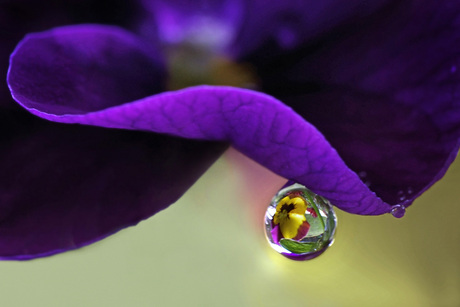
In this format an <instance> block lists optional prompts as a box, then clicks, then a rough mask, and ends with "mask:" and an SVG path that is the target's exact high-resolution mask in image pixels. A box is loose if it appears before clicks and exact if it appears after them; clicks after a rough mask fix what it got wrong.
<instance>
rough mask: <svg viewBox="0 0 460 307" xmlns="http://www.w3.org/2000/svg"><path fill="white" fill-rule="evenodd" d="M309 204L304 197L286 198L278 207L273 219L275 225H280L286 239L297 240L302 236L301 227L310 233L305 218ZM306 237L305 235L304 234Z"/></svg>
mask: <svg viewBox="0 0 460 307" xmlns="http://www.w3.org/2000/svg"><path fill="white" fill-rule="evenodd" d="M306 210H307V202H306V201H305V199H303V198H302V197H298V196H296V197H293V198H291V197H290V196H286V197H284V198H283V199H281V201H280V202H279V203H278V205H277V206H276V213H275V215H274V217H273V223H274V224H275V225H279V227H280V231H281V234H282V235H283V237H284V238H286V239H301V238H296V237H297V236H298V235H300V234H301V231H300V229H301V226H302V229H303V231H302V232H304V231H305V230H307V231H308V228H309V227H310V225H309V224H308V222H307V219H306V217H305V211H306ZM302 235H305V233H302Z"/></svg>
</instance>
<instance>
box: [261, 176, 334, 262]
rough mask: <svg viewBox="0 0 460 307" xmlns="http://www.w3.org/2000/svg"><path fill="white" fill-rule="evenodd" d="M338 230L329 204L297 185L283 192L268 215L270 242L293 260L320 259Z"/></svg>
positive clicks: (278, 194) (266, 232) (269, 208)
mask: <svg viewBox="0 0 460 307" xmlns="http://www.w3.org/2000/svg"><path fill="white" fill-rule="evenodd" d="M336 227H337V217H336V215H335V213H334V209H333V208H332V205H331V204H330V203H329V201H327V200H326V199H324V198H323V197H321V196H319V195H317V194H315V193H313V192H312V191H310V190H308V189H307V188H306V187H305V186H303V185H300V184H297V183H296V184H293V185H291V186H288V187H286V188H283V189H281V190H280V191H279V192H278V193H277V194H276V195H275V197H274V198H273V200H272V202H271V203H270V205H269V206H268V209H267V212H266V213H265V234H266V236H267V239H268V242H269V243H270V245H271V247H272V248H273V249H274V250H275V251H277V252H278V253H280V254H282V255H283V256H285V257H287V258H290V259H293V260H309V259H313V258H316V257H318V256H319V255H321V254H322V253H323V252H324V251H325V250H326V249H327V248H328V247H329V246H331V244H332V243H333V241H334V234H335V230H336Z"/></svg>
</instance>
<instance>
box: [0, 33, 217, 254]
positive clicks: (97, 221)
mask: <svg viewBox="0 0 460 307" xmlns="http://www.w3.org/2000/svg"><path fill="white" fill-rule="evenodd" d="M78 29H81V30H82V31H81V32H79V33H77V32H76V31H73V29H72V28H65V29H64V30H62V31H63V32H65V33H67V34H68V35H72V38H73V39H75V38H76V39H77V41H73V44H68V45H66V44H65V41H66V38H65V37H62V36H61V37H59V38H57V37H55V36H54V34H55V33H54V32H52V35H51V36H49V37H50V38H51V39H50V40H49V41H46V42H44V41H43V40H41V35H39V34H38V35H36V37H37V38H38V39H37V40H36V41H35V42H36V44H35V45H34V46H33V47H32V48H31V49H28V50H29V51H30V54H29V57H25V58H24V59H26V60H29V61H30V63H29V64H30V65H29V64H25V63H23V64H25V66H23V67H24V69H25V71H28V72H31V73H37V75H36V76H35V77H37V79H35V81H33V83H34V86H31V87H30V88H24V87H22V86H19V87H20V88H22V89H24V92H25V93H30V91H32V90H34V89H35V90H36V89H37V88H40V89H41V90H42V91H45V92H46V93H44V95H43V96H42V97H41V100H40V102H43V101H46V102H50V101H52V102H54V105H52V108H54V109H60V110H61V111H68V112H72V110H71V109H69V108H67V107H66V106H62V105H61V106H60V105H59V103H61V102H62V101H63V100H66V99H70V100H69V101H72V102H73V103H80V102H81V101H89V102H91V103H92V105H91V104H83V105H84V106H85V107H86V108H98V107H100V106H102V105H101V104H98V103H100V102H101V101H102V102H104V103H107V101H105V100H101V99H99V96H98V94H101V93H103V94H105V97H106V98H109V99H112V100H111V102H112V103H113V102H116V103H119V102H120V99H124V98H125V99H127V98H130V99H132V98H136V97H143V96H144V95H146V94H149V93H154V92H156V91H159V90H161V84H162V83H161V82H159V81H160V80H161V81H164V80H163V74H164V70H163V68H162V65H161V63H160V62H159V61H158V58H157V56H156V52H155V50H152V48H151V47H147V46H145V45H144V44H142V43H138V41H137V39H136V38H135V37H134V36H132V35H131V34H129V33H127V32H126V31H124V30H120V29H118V28H114V27H96V26H81V27H79V28H78ZM57 32H59V31H57ZM86 34H88V35H86ZM78 39H81V40H82V41H80V43H81V45H78ZM27 40H28V39H27V38H26V39H25V41H27ZM70 43H72V42H70ZM85 44H87V45H91V46H89V47H94V48H96V47H100V48H98V51H103V52H104V57H105V58H104V59H103V60H104V61H101V59H100V58H94V57H93V55H95V54H94V53H92V51H93V50H94V49H92V48H88V46H86V47H84V48H83V49H84V50H82V49H81V48H82V46H83V45H85ZM69 45H72V48H70V46H69ZM66 48H68V49H66ZM56 49H59V51H60V52H62V53H63V56H62V57H59V56H55V57H48V58H47V57H46V55H47V54H48V51H50V50H56ZM79 50H80V51H83V52H79ZM96 54H97V55H101V54H99V53H97V52H96ZM40 55H45V57H41V56H40ZM66 57H68V58H66ZM120 57H121V58H120ZM108 60H112V61H115V62H117V63H118V66H117V67H114V68H113V69H112V68H111V67H108V66H107V65H104V63H105V64H106V63H107V61H108ZM74 61H75V62H74ZM92 61H94V62H92ZM57 63H59V64H60V65H56V64H57ZM75 63H78V65H76V64H75ZM46 64H48V66H50V67H53V71H52V73H53V77H54V78H57V80H55V81H56V84H54V86H56V87H57V88H59V86H61V88H62V87H64V91H63V92H61V93H56V92H55V91H54V87H53V84H47V83H46V82H44V81H46V78H44V77H45V76H41V75H40V71H41V70H42V69H41V66H42V65H46ZM83 68H85V69H86V70H85V71H86V72H88V73H89V75H82V74H79V72H80V71H81V70H82V69H83ZM65 72H69V73H71V75H72V76H67V75H66V74H65ZM109 76H110V77H109ZM136 76H138V77H139V78H141V79H136V78H135V77H136ZM17 77H18V78H17V79H16V80H17V82H22V81H21V80H22V78H23V77H24V75H22V76H21V74H20V75H18V76H17ZM43 78H44V79H43ZM91 78H95V79H96V80H97V81H98V82H99V83H96V82H91V83H89V80H91ZM120 78H128V79H127V80H126V79H123V80H120ZM74 81H75V82H76V83H74ZM77 83H78V84H77ZM28 85H30V84H28ZM79 86H83V87H84V88H85V93H84V96H79V95H80V94H82V93H81V91H79V89H78V87H79ZM34 87H35V88H34ZM104 91H105V92H104ZM50 97H52V98H50ZM0 125H1V126H0V144H2V151H1V152H0V155H1V160H0V163H1V166H0V168H1V170H2V176H0V258H2V259H31V258H35V257H40V256H46V255H51V254H54V253H59V252H63V251H66V250H69V249H74V248H78V247H81V246H83V245H86V244H89V243H91V242H94V241H96V240H99V239H101V238H104V237H106V236H108V235H110V234H112V233H114V232H116V231H118V230H120V229H122V228H124V227H127V226H131V225H134V224H137V223H138V222H139V221H141V220H143V219H145V218H147V217H150V216H151V215H153V214H155V213H156V212H158V211H160V210H162V209H164V208H166V207H167V206H168V205H170V204H171V203H173V202H174V201H175V200H177V199H178V198H179V197H180V196H181V195H182V194H183V193H184V192H185V191H186V190H187V189H188V188H189V187H190V185H191V184H193V182H194V181H195V180H196V179H197V178H199V176H200V175H201V174H202V173H203V172H204V171H205V170H206V169H207V167H208V166H209V165H210V164H211V163H212V161H214V159H215V158H217V157H218V156H219V155H220V153H221V152H222V150H223V148H224V147H226V145H223V144H216V143H213V144H209V143H203V142H196V141H187V140H179V139H175V138H171V137H166V136H158V135H153V134H146V133H139V132H137V133H134V132H128V131H121V130H108V129H102V128H95V127H81V126H67V125H58V124H54V123H47V122H45V121H42V120H39V119H37V118H35V117H32V116H30V114H28V113H26V112H24V111H23V110H12V109H11V110H8V111H7V110H5V109H3V110H2V111H1V112H0Z"/></svg>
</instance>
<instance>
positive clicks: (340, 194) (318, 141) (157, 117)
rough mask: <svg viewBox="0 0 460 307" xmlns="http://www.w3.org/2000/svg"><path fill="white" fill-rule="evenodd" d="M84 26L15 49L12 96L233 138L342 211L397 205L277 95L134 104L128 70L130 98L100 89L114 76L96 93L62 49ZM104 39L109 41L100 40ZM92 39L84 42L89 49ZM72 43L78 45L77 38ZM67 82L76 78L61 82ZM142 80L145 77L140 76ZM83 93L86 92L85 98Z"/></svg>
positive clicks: (72, 113)
mask: <svg viewBox="0 0 460 307" xmlns="http://www.w3.org/2000/svg"><path fill="white" fill-rule="evenodd" d="M69 29H70V30H71V31H69ZM79 29H80V27H75V28H63V29H58V30H54V31H50V32H46V33H42V34H37V35H30V36H29V37H28V38H26V39H25V40H24V41H23V42H22V43H21V44H20V45H19V46H18V48H17V49H16V51H15V52H14V54H13V55H12V57H11V66H10V71H9V75H8V83H9V85H10V88H11V91H12V94H13V97H14V98H15V99H16V100H17V101H19V102H20V103H21V104H22V105H23V106H24V107H25V108H27V109H28V110H29V111H31V112H32V113H34V114H36V115H38V116H41V117H43V118H46V119H49V120H54V121H59V122H66V123H81V124H88V125H95V126H102V127H108V128H121V129H135V130H143V131H152V132H159V133H166V134H171V135H176V136H180V137H185V138H193V139H203V140H218V141H230V142H232V143H233V144H234V145H235V147H236V148H238V149H239V150H241V151H242V152H243V153H245V154H246V155H248V156H249V157H251V158H253V159H254V160H256V161H258V162H259V163H261V164H263V165H265V166H267V167H268V168H270V169H272V170H273V171H275V172H277V173H278V174H280V175H282V176H284V177H286V178H290V179H293V180H296V181H298V182H300V183H302V184H305V185H306V186H308V187H309V188H311V189H312V190H313V191H315V192H317V193H319V194H321V195H323V196H325V197H327V198H329V199H330V200H331V201H332V202H333V203H334V204H335V205H336V206H338V207H339V208H342V209H343V210H346V211H348V212H352V213H359V214H382V213H385V212H389V211H390V206H389V205H387V204H385V203H383V202H382V201H381V200H380V199H379V198H378V197H376V196H375V194H374V193H373V192H371V191H370V190H369V189H368V188H367V187H366V186H365V185H364V184H363V183H362V182H361V180H360V179H359V177H358V176H357V175H356V174H355V173H354V172H352V171H350V169H348V167H347V166H346V165H345V164H344V163H343V161H342V160H341V159H340V157H339V156H338V154H337V153H336V151H335V150H334V149H333V148H332V147H331V146H330V145H329V143H328V142H327V141H326V140H325V139H324V138H323V136H322V135H321V134H320V133H319V132H318V131H317V130H316V129H315V127H313V126H311V125H310V124H308V123H307V122H305V121H304V120H303V119H302V118H301V117H300V116H298V115H297V114H296V113H294V112H293V111H292V110H291V109H290V108H288V107H286V106H285V105H284V104H283V103H281V102H279V101H277V100H276V99H274V98H272V97H270V96H267V95H264V94H261V93H257V92H253V91H249V90H243V89H235V88H230V87H208V86H203V87H196V88H191V89H188V90H182V91H177V92H170V93H163V94H159V95H154V96H150V97H147V98H144V99H141V100H137V101H133V102H129V101H128V100H127V98H129V97H130V95H131V94H132V93H131V92H129V91H130V90H131V87H129V88H127V89H124V88H123V76H122V77H120V79H117V81H118V80H120V81H119V83H120V86H121V87H122V88H123V90H126V92H128V93H129V95H124V96H123V98H125V99H126V100H125V101H122V99H121V98H117V97H114V96H112V95H110V94H109V95H101V94H99V93H110V90H112V89H113V87H112V83H111V82H106V83H100V82H99V83H98V92H97V94H94V93H93V91H94V87H93V86H88V84H87V82H86V80H87V76H86V75H85V73H86V74H89V75H91V73H92V72H91V71H90V70H81V71H79V72H81V75H78V78H75V77H74V71H70V70H68V69H64V68H66V67H68V66H67V65H69V64H67V63H69V62H70V63H72V61H74V60H75V59H74V57H75V52H64V53H63V52H62V49H64V50H66V48H68V49H70V50H72V49H71V48H70V47H67V46H65V45H62V44H64V42H67V40H70V38H69V37H68V35H69V33H72V36H71V37H77V38H78V37H80V36H81V35H82V34H81V33H80V34H78V35H76V34H75V33H74V32H78V31H79ZM83 34H86V32H84V31H83ZM110 35H111V34H110ZM61 36H62V39H61ZM101 36H102V35H101ZM48 41H50V42H54V41H59V42H62V44H60V45H59V47H60V48H55V49H53V48H47V49H46V50H47V53H46V54H45V55H44V58H45V61H40V62H41V63H43V62H45V63H46V62H47V60H46V59H47V58H50V59H53V58H57V59H58V61H56V62H48V66H45V65H41V66H40V70H37V69H29V67H30V65H31V64H33V63H34V62H36V58H35V52H36V50H37V46H41V45H42V44H43V45H45V46H49V45H50V43H48ZM98 41H103V42H104V41H105V40H104V39H101V38H99V40H98ZM86 42H87V40H78V43H79V44H78V48H81V49H82V50H85V49H84V48H85V47H86V46H85V43H86ZM68 44H69V46H74V45H75V43H74V42H73V41H70V42H69V43H68ZM52 46H53V45H52ZM90 46H91V47H93V49H92V53H91V54H92V55H93V56H92V59H95V60H97V61H95V63H94V64H93V65H97V64H96V63H99V61H101V60H103V61H102V62H101V63H102V64H100V65H107V66H110V67H111V70H118V69H119V66H121V67H124V63H123V61H121V60H120V59H117V60H116V61H108V60H107V59H104V58H103V56H102V55H104V52H105V50H106V49H105V45H104V44H101V45H94V44H91V45H90ZM96 47H99V48H100V50H99V51H98V50H97V49H96ZM99 54H100V56H98V55H99ZM85 59H86V58H85ZM61 63H65V65H66V66H61ZM83 63H86V62H83ZM91 63H92V62H91ZM108 63H110V64H108ZM104 67H105V66H104ZM56 71H57V72H58V74H57V73H55V72H56ZM135 71H137V70H135ZM140 75H141V76H142V74H140ZM56 76H58V77H56ZM124 77H126V76H124ZM134 77H136V76H134ZM37 80H40V86H37V84H36V83H37ZM62 80H70V81H71V83H70V81H69V82H66V83H62ZM136 80H138V82H141V81H142V80H141V79H140V78H138V79H136ZM95 82H98V79H97V80H95ZM63 85H64V86H63ZM104 86H106V87H105V88H104ZM69 88H71V89H72V91H71V94H69V93H68V91H69ZM107 88H108V89H109V90H107ZM123 94H125V93H124V92H123ZM136 94H137V93H136ZM74 97H79V99H75V98H74ZM56 98H57V99H56ZM82 98H85V101H84V103H82V102H81V99H82ZM56 100H57V101H56ZM123 102H125V103H123ZM98 109H99V110H98Z"/></svg>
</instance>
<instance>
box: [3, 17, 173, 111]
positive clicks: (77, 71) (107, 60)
mask: <svg viewBox="0 0 460 307" xmlns="http://www.w3.org/2000/svg"><path fill="white" fill-rule="evenodd" d="M13 58H14V59H18V61H15V65H17V66H16V70H17V72H18V73H16V74H11V75H10V77H9V83H10V84H11V85H12V86H14V87H15V88H16V89H17V96H16V99H18V100H20V101H23V102H26V101H27V97H29V96H30V95H33V97H34V100H33V101H32V100H30V101H28V102H27V103H28V106H29V107H31V108H34V107H35V105H36V106H37V107H40V108H41V110H42V111H43V112H52V113H59V114H64V113H70V114H72V113H79V110H78V108H83V109H85V110H87V111H90V110H98V109H101V108H105V107H108V106H111V105H116V104H120V103H123V102H126V101H131V100H135V99H139V98H142V97H145V96H148V95H152V94H154V93H157V92H160V91H161V90H163V88H164V86H165V85H164V83H165V82H166V72H165V68H164V65H163V63H161V61H160V59H159V56H158V51H156V50H155V49H154V48H152V47H151V46H149V45H146V44H145V43H143V42H142V41H140V40H139V39H138V38H137V37H135V36H134V35H132V34H130V33H129V32H126V31H125V30H122V29H120V28H117V27H109V26H97V25H82V26H73V27H62V28H57V29H54V30H51V31H48V32H43V33H39V34H33V35H29V36H27V37H26V38H25V39H24V40H23V41H22V42H21V43H20V44H19V47H18V48H17V49H16V51H15V53H14V55H13ZM13 61H14V60H13ZM114 63H116V65H114ZM30 74H32V75H33V76H32V75H30ZM32 78H33V79H32ZM26 79H27V80H26ZM56 89H59V91H56Z"/></svg>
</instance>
